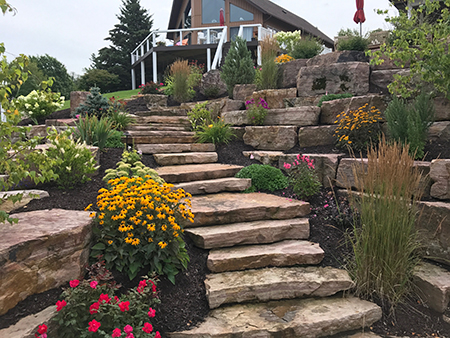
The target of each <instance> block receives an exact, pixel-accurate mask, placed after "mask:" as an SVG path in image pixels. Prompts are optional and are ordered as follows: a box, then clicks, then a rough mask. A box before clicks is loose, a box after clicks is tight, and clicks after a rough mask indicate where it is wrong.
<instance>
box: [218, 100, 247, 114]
mask: <svg viewBox="0 0 450 338" xmlns="http://www.w3.org/2000/svg"><path fill="white" fill-rule="evenodd" d="M242 109H245V102H244V101H243V100H232V99H225V106H224V108H223V112H226V111H234V110H242Z"/></svg>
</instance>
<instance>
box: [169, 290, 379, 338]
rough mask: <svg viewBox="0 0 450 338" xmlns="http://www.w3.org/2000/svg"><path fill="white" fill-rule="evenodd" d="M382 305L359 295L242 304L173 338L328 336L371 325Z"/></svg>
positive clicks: (215, 312)
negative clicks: (356, 296)
mask: <svg viewBox="0 0 450 338" xmlns="http://www.w3.org/2000/svg"><path fill="white" fill-rule="evenodd" d="M381 314H382V312H381V308H380V307H379V306H377V305H376V304H373V303H370V302H367V301H364V300H360V299H359V298H354V297H350V298H342V297H328V298H323V299H312V298H310V299H292V300H282V301H273V302H268V303H257V304H242V305H234V306H227V307H221V308H218V309H215V310H213V311H211V312H210V313H209V315H208V317H207V318H206V320H205V321H204V322H202V323H201V324H200V325H198V326H197V327H194V328H192V329H191V330H187V331H182V332H172V333H169V334H168V336H169V337H170V338H243V337H245V338H250V337H251V338H275V337H276V338H293V337H296V338H298V337H309V338H311V337H325V336H331V335H334V334H337V333H341V332H347V331H351V330H356V329H360V328H363V327H365V326H370V325H372V324H373V323H374V322H376V321H377V320H379V319H380V318H381Z"/></svg>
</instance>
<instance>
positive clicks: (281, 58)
mask: <svg viewBox="0 0 450 338" xmlns="http://www.w3.org/2000/svg"><path fill="white" fill-rule="evenodd" d="M293 60H295V59H294V58H293V57H292V56H290V55H288V54H281V55H279V56H278V57H277V58H276V59H275V62H276V63H285V62H289V61H293Z"/></svg>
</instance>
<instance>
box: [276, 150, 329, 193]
mask: <svg viewBox="0 0 450 338" xmlns="http://www.w3.org/2000/svg"><path fill="white" fill-rule="evenodd" d="M283 167H284V169H286V171H287V172H288V175H289V185H290V186H292V190H293V191H294V193H295V194H296V195H297V196H298V197H300V198H302V199H306V198H308V197H310V196H312V195H314V194H316V193H318V192H319V190H320V186H321V184H320V181H319V179H318V177H317V174H316V172H315V167H314V160H313V159H310V158H309V156H304V155H303V156H300V154H298V155H297V159H296V160H295V161H294V162H292V164H289V163H284V165H283Z"/></svg>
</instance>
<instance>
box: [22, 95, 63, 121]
mask: <svg viewBox="0 0 450 338" xmlns="http://www.w3.org/2000/svg"><path fill="white" fill-rule="evenodd" d="M13 104H14V106H15V107H16V108H17V109H18V110H19V111H20V112H21V113H23V114H24V115H25V116H26V117H28V118H30V119H31V120H32V121H33V123H34V124H38V120H41V119H43V118H45V117H47V116H48V115H50V114H51V113H53V112H55V111H57V110H58V109H59V108H61V107H62V106H63V104H64V96H61V94H59V93H52V92H51V91H50V90H38V91H36V90H33V91H32V92H31V93H29V94H28V95H27V96H19V97H18V98H17V99H16V100H14V102H13Z"/></svg>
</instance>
